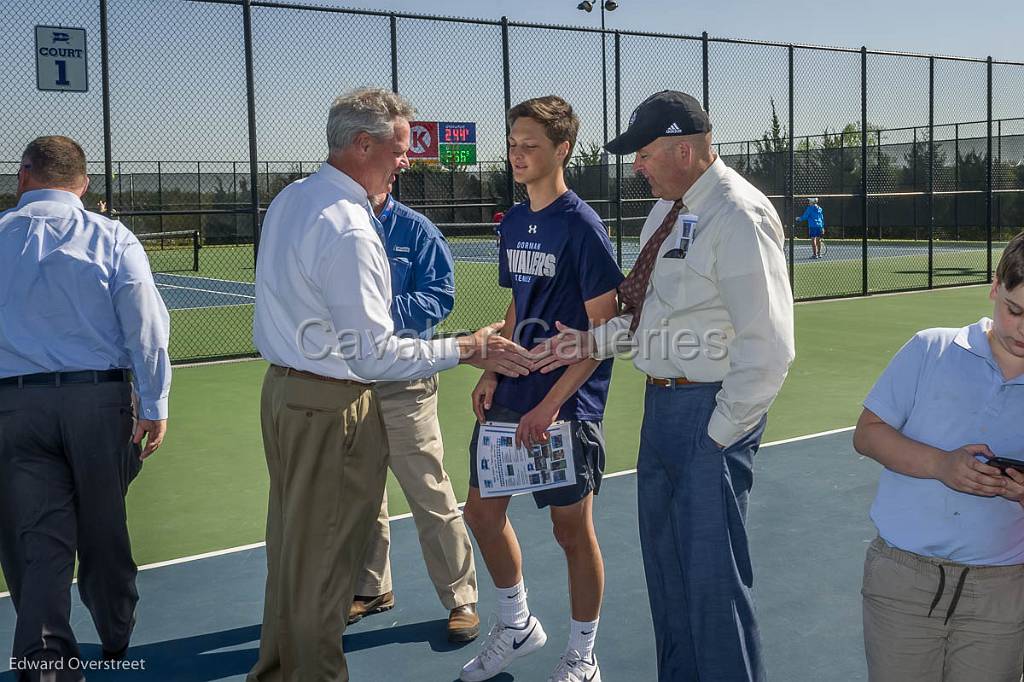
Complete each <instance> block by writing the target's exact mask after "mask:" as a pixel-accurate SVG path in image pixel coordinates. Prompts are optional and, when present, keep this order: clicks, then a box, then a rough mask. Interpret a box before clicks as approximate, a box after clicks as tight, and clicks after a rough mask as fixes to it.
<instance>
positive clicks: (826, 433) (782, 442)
mask: <svg viewBox="0 0 1024 682" xmlns="http://www.w3.org/2000/svg"><path fill="white" fill-rule="evenodd" d="M855 428H857V427H856V426H844V427H843V428H841V429H832V430H831V431H822V432H821V433H812V434H811V435H809V436H797V437H796V438H787V439H785V440H774V441H772V442H771V443H764V444H762V445H761V446H760V448H759V449H762V450H763V449H764V448H770V447H772V446H773V445H786V444H787V443H797V442H799V441H802V440H811V439H812V438H823V437H824V436H831V435H833V434H836V433H843V432H844V431H853V430H854V429H855ZM635 473H636V469H627V470H625V471H616V472H615V473H614V474H606V475H604V476H602V477H601V478H616V477H618V476H629V475H630V474H635Z"/></svg>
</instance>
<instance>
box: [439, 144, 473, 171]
mask: <svg viewBox="0 0 1024 682" xmlns="http://www.w3.org/2000/svg"><path fill="white" fill-rule="evenodd" d="M441 163H442V164H443V165H445V166H450V165H457V166H473V165H475V164H476V145H475V144H445V143H444V142H442V143H441Z"/></svg>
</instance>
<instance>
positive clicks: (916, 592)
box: [861, 538, 1024, 682]
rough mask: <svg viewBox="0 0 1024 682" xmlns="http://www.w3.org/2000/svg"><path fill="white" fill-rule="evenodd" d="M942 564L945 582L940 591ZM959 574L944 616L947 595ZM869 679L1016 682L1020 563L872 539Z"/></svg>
mask: <svg viewBox="0 0 1024 682" xmlns="http://www.w3.org/2000/svg"><path fill="white" fill-rule="evenodd" d="M940 566H941V567H942V569H943V571H944V573H945V581H944V583H945V584H944V586H943V590H942V594H941V596H940V598H939V600H938V602H937V603H936V604H935V608H934V610H932V613H931V616H929V615H928V611H929V610H930V609H931V607H932V602H933V601H934V600H935V597H936V595H937V594H938V593H939V581H940V572H939V567H940ZM965 569H968V571H967V577H966V580H964V583H963V589H962V592H961V595H960V599H959V601H958V602H957V605H956V609H955V610H954V611H953V615H952V616H951V617H950V618H949V622H948V623H946V624H944V622H945V621H946V616H947V614H948V613H949V610H950V606H951V602H952V601H953V595H954V593H955V591H956V587H957V585H958V583H959V582H960V577H961V575H963V572H964V570H965ZM861 594H862V595H863V597H864V649H865V652H866V653H867V661H868V676H869V679H870V680H871V682H1017V680H1020V678H1021V665H1022V663H1024V566H971V567H966V566H964V565H963V564H956V563H953V562H950V561H941V560H937V559H930V558H927V557H922V556H919V555H917V554H912V553H910V552H904V551H903V550H900V549H896V548H894V547H890V546H888V545H887V544H886V543H885V542H884V541H883V540H881V539H880V538H876V539H875V541H874V542H872V543H871V546H870V547H869V548H868V553H867V558H866V559H865V561H864V588H863V590H862V591H861Z"/></svg>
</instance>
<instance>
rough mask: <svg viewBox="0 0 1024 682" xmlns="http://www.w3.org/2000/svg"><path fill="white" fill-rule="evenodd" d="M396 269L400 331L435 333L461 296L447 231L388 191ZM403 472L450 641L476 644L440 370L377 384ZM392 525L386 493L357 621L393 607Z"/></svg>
mask: <svg viewBox="0 0 1024 682" xmlns="http://www.w3.org/2000/svg"><path fill="white" fill-rule="evenodd" d="M371 203H372V205H373V210H374V213H375V214H376V218H377V221H378V226H379V227H378V229H379V230H380V233H381V239H382V241H383V242H384V249H385V251H386V252H387V254H388V261H389V264H390V266H391V290H392V293H393V295H394V300H393V301H392V303H391V318H392V319H393V320H394V322H395V333H396V334H397V335H399V336H403V335H409V336H420V337H422V338H424V339H429V338H431V336H432V335H433V330H434V327H435V326H436V325H437V324H438V323H440V322H441V321H442V320H444V319H445V318H446V317H448V314H449V313H450V312H451V310H452V306H453V305H454V303H455V274H454V264H453V263H452V255H451V252H450V251H449V250H448V244H447V243H446V242H445V240H444V237H443V236H442V235H441V232H440V230H438V229H437V227H435V226H434V224H433V223H431V222H430V220H429V219H427V218H426V217H425V216H423V215H421V214H419V213H417V212H416V211H413V210H412V209H410V208H409V207H407V206H405V205H403V204H401V203H400V202H398V201H397V200H395V198H394V197H392V196H391V195H390V194H380V195H377V196H374V197H372V198H371ZM375 390H376V391H377V396H378V397H379V399H380V403H381V408H382V410H383V414H384V424H385V427H386V429H387V434H388V445H389V446H390V449H391V459H390V462H389V466H390V467H391V471H392V472H393V473H394V474H395V478H396V479H398V483H399V485H401V486H402V491H403V492H404V493H405V497H406V499H407V500H408V501H409V508H410V509H411V510H412V515H413V519H414V520H415V522H416V529H417V531H418V532H419V538H420V548H421V549H422V550H423V559H424V561H425V562H426V565H427V573H429V574H430V579H431V580H432V581H433V583H434V589H435V590H436V591H437V596H438V597H439V598H440V600H441V603H442V604H443V605H444V607H445V608H446V609H448V610H449V616H448V639H449V640H451V641H453V642H468V641H471V640H473V639H475V638H476V636H477V634H479V631H480V618H479V617H478V616H477V613H476V602H477V588H476V568H475V566H474V564H473V545H472V544H471V543H470V540H469V533H468V532H467V531H466V526H465V524H464V523H463V521H462V513H461V512H460V511H459V508H458V502H457V500H456V499H455V493H454V492H453V491H452V484H451V481H449V480H448V474H447V473H446V472H445V470H444V463H443V460H444V445H443V443H442V442H441V426H440V424H439V423H438V420H437V376H436V375H435V376H432V377H430V378H427V379H420V380H417V381H392V382H382V383H378V384H376V388H375ZM389 545H390V530H389V524H388V498H387V493H386V492H385V494H384V500H383V502H382V503H381V509H380V515H379V516H378V517H377V527H376V528H375V529H374V532H373V534H372V536H371V538H370V544H369V547H368V549H367V554H366V562H365V568H364V569H363V572H362V574H361V575H360V576H359V577H358V578H357V579H356V591H355V594H356V597H355V599H354V601H353V602H352V606H351V608H350V610H349V622H350V623H353V622H355V621H357V620H359V619H360V618H362V617H363V616H366V615H369V614H371V613H379V612H381V611H387V610H388V609H391V608H392V607H394V605H395V596H394V592H393V591H392V586H391V564H390V562H389V560H388V549H389Z"/></svg>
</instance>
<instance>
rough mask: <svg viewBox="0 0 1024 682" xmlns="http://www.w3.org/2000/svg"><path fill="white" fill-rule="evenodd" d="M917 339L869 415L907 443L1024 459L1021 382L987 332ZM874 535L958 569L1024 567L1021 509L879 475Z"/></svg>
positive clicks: (983, 323)
mask: <svg viewBox="0 0 1024 682" xmlns="http://www.w3.org/2000/svg"><path fill="white" fill-rule="evenodd" d="M991 325H992V320H990V319H988V318H982V319H981V320H980V321H978V322H976V323H975V324H972V325H970V326H967V327H964V328H962V329H927V330H925V331H922V332H918V333H917V335H915V336H914V337H913V338H912V339H911V340H910V341H908V342H907V344H906V345H905V346H903V348H902V349H901V350H900V351H899V352H898V353H897V354H896V356H895V357H893V359H892V361H891V362H890V363H889V366H888V367H887V368H886V369H885V372H883V373H882V376H881V377H880V378H879V379H878V382H877V383H876V384H875V386H874V388H873V389H871V393H870V394H868V397H867V399H866V400H865V401H864V407H866V408H867V409H869V410H871V411H872V412H874V413H875V414H876V415H878V416H879V417H880V418H881V419H882V420H883V421H884V422H885V423H887V424H888V425H889V426H892V427H893V428H895V429H896V430H898V431H899V432H900V433H902V434H903V435H904V436H907V437H908V438H912V439H914V440H916V441H919V442H921V443H925V444H927V445H931V446H932V447H936V448H939V449H942V450H955V449H957V448H959V447H961V446H963V445H967V444H969V443H984V444H986V445H988V446H989V448H990V449H991V450H992V452H994V453H995V454H996V455H1001V456H1004V457H1012V458H1014V459H1024V439H1022V438H1021V427H1020V423H1021V418H1022V417H1024V376H1019V377H1016V378H1014V379H1010V380H1008V381H1007V380H1004V379H1003V375H1002V372H1001V371H1000V369H999V366H998V365H997V364H996V361H995V359H994V358H993V356H992V347H991V345H990V344H989V340H988V337H987V336H986V331H987V330H988V329H989V328H990V327H991ZM871 519H872V520H873V521H874V522H875V526H876V527H877V528H878V534H879V535H880V536H881V538H882V539H883V540H885V541H886V542H887V543H889V544H890V545H891V546H893V547H898V548H900V549H903V550H906V551H908V552H914V553H915V554H921V555H923V556H928V557H934V558H938V559H947V560H950V561H956V562H958V563H962V564H971V565H985V566H1002V565H1012V564H1024V508H1021V506H1020V505H1019V504H1018V503H1016V502H1012V501H1010V500H1007V499H1005V498H1002V497H980V496H977V495H970V494H968V493H962V492H958V491H956V490H953V489H951V488H947V487H946V486H945V485H944V484H943V483H942V482H941V481H937V480H934V479H924V478H913V477H911V476H904V475H903V474H898V473H896V472H894V471H890V470H889V469H884V470H883V471H882V475H881V478H880V479H879V482H878V494H877V496H876V497H875V502H874V504H873V505H872V507H871Z"/></svg>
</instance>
